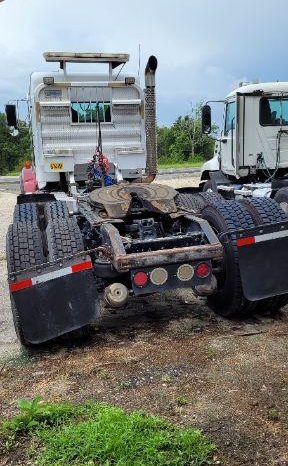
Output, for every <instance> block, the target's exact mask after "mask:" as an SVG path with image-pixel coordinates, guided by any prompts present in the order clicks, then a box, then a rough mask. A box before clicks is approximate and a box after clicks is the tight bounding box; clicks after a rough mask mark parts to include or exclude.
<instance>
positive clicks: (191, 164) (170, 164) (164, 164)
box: [158, 160, 204, 169]
mask: <svg viewBox="0 0 288 466" xmlns="http://www.w3.org/2000/svg"><path fill="white" fill-rule="evenodd" d="M203 163H204V160H194V161H190V160H189V161H186V162H185V161H182V162H173V160H172V161H169V160H165V161H161V160H159V162H158V168H160V169H161V168H195V167H201V166H202V165H203Z"/></svg>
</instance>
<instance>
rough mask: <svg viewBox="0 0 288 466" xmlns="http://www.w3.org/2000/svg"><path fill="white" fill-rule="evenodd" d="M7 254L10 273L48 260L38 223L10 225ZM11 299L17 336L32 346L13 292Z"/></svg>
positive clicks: (23, 342)
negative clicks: (24, 331)
mask: <svg viewBox="0 0 288 466" xmlns="http://www.w3.org/2000/svg"><path fill="white" fill-rule="evenodd" d="M22 205H23V204H22ZM6 255H7V268H8V274H10V273H13V272H20V271H22V270H25V269H28V268H30V267H34V266H37V265H41V264H43V263H44V262H46V259H45V257H44V254H43V245H42V236H41V232H40V230H39V228H38V226H37V224H35V223H27V222H22V223H14V224H13V225H10V226H9V228H8V232H7V237H6ZM10 300H11V310H12V316H13V323H14V327H15V331H16V334H17V337H18V339H19V341H20V343H21V344H22V345H23V346H26V347H31V346H33V345H31V344H30V343H28V342H27V341H26V340H25V337H24V335H23V330H22V325H21V319H20V316H19V313H18V310H17V307H16V304H15V301H14V297H13V294H12V293H10Z"/></svg>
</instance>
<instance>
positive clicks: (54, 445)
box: [2, 398, 215, 466]
mask: <svg viewBox="0 0 288 466" xmlns="http://www.w3.org/2000/svg"><path fill="white" fill-rule="evenodd" d="M20 411H21V412H20V414H19V415H18V416H16V417H14V418H13V419H12V420H11V421H5V422H4V423H3V424H4V425H5V429H4V430H7V429H8V430H9V429H10V430H12V429H16V430H15V433H16V436H18V435H19V433H20V432H22V434H23V433H25V434H26V435H28V434H29V438H31V443H30V450H29V452H30V454H32V455H33V456H32V459H33V464H37V466H51V465H53V464H54V465H57V466H66V465H68V464H69V465H70V466H84V465H85V466H88V465H89V466H95V465H103V466H104V465H105V466H112V465H113V466H143V465H146V466H156V465H157V466H172V465H173V466H176V465H177V466H187V465H192V464H193V465H194V466H201V465H204V464H207V460H208V459H209V458H210V457H211V453H212V452H213V451H214V449H215V447H214V445H212V444H211V443H210V442H209V441H208V440H207V439H206V438H205V436H204V435H203V434H202V433H201V432H200V431H199V430H194V429H191V428H189V429H184V428H180V427H177V426H175V425H174V424H172V423H170V422H168V421H165V420H163V419H160V418H158V417H154V416H148V415H146V414H144V413H142V412H137V411H136V412H133V413H131V414H127V413H125V412H124V411H123V410H122V409H120V408H116V407H112V406H106V405H100V404H97V403H95V402H90V403H85V404H83V405H72V404H68V403H65V404H53V403H44V402H43V401H41V400H40V399H39V398H36V399H35V400H33V401H32V402H28V401H25V402H23V401H22V402H21V403H20ZM2 432H3V425H2Z"/></svg>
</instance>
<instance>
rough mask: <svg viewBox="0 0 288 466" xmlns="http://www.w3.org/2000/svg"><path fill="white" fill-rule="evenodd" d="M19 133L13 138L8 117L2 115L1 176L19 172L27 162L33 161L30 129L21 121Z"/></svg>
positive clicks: (0, 133) (0, 129)
mask: <svg viewBox="0 0 288 466" xmlns="http://www.w3.org/2000/svg"><path fill="white" fill-rule="evenodd" d="M18 131H19V132H18V135H17V136H11V134H10V132H9V129H8V127H7V124H6V116H5V114H4V113H0V175H7V174H8V173H11V172H12V173H13V172H14V171H16V172H18V171H20V170H21V168H22V167H23V165H24V162H25V160H28V159H29V160H31V143H30V134H29V128H28V126H27V124H26V123H25V122H24V121H19V124H18Z"/></svg>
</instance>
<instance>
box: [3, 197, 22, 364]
mask: <svg viewBox="0 0 288 466" xmlns="http://www.w3.org/2000/svg"><path fill="white" fill-rule="evenodd" d="M15 204H16V194H14V193H8V192H0V218H1V221H0V309H1V314H0V361H1V359H3V358H6V357H7V356H9V357H11V356H12V355H16V354H18V353H19V350H20V348H19V344H18V341H17V338H16V334H15V331H14V327H13V322H12V317H11V311H10V300H9V291H8V286H7V268H6V251H5V248H6V245H5V242H6V233H7V229H8V225H9V224H10V223H11V221H12V215H13V210H14V206H15Z"/></svg>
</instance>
